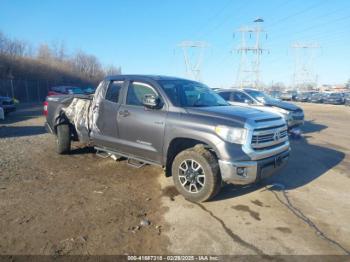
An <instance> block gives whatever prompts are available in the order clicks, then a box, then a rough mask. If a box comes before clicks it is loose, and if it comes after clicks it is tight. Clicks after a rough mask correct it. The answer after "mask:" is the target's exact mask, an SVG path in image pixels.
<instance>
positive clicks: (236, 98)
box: [232, 92, 252, 103]
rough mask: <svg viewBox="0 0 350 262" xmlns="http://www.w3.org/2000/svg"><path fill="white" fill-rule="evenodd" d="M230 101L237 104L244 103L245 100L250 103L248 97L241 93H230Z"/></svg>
mask: <svg viewBox="0 0 350 262" xmlns="http://www.w3.org/2000/svg"><path fill="white" fill-rule="evenodd" d="M232 100H233V101H235V102H239V103H245V102H246V101H247V100H248V101H249V102H252V100H251V99H250V97H249V96H247V95H246V94H244V93H242V92H233V93H232Z"/></svg>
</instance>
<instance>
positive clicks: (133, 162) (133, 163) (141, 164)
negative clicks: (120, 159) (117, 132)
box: [126, 158, 146, 168]
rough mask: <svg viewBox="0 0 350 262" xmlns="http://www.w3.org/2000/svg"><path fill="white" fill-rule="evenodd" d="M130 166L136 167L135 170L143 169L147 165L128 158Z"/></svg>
mask: <svg viewBox="0 0 350 262" xmlns="http://www.w3.org/2000/svg"><path fill="white" fill-rule="evenodd" d="M126 163H127V164H128V165H129V166H132V167H135V168H141V167H143V166H145V165H146V163H145V162H140V161H137V160H135V159H132V158H128V160H127V162H126Z"/></svg>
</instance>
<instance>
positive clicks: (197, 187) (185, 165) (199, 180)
mask: <svg viewBox="0 0 350 262" xmlns="http://www.w3.org/2000/svg"><path fill="white" fill-rule="evenodd" d="M179 180H180V184H181V185H182V187H183V188H184V189H185V190H186V191H188V192H190V193H198V192H199V191H201V190H202V189H203V187H204V185H205V175H204V171H203V168H202V166H201V165H200V164H199V163H198V162H197V161H195V160H193V159H186V160H184V161H182V163H181V164H180V166H179Z"/></svg>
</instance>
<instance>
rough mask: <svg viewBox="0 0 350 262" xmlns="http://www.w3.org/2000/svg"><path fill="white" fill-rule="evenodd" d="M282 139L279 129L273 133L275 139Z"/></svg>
mask: <svg viewBox="0 0 350 262" xmlns="http://www.w3.org/2000/svg"><path fill="white" fill-rule="evenodd" d="M279 139H280V132H279V131H278V130H277V131H276V132H275V133H274V135H273V140H275V141H277V140H279Z"/></svg>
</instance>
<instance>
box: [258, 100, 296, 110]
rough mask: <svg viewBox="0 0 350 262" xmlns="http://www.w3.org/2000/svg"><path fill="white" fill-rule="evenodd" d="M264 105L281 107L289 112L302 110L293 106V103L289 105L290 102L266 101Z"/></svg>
mask: <svg viewBox="0 0 350 262" xmlns="http://www.w3.org/2000/svg"><path fill="white" fill-rule="evenodd" d="M264 105H266V106H275V107H279V108H282V109H285V110H288V111H296V110H298V109H300V107H298V106H296V105H294V104H292V103H288V102H284V101H279V100H271V101H266V102H265V103H264Z"/></svg>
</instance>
